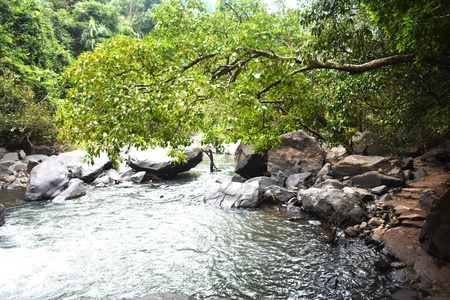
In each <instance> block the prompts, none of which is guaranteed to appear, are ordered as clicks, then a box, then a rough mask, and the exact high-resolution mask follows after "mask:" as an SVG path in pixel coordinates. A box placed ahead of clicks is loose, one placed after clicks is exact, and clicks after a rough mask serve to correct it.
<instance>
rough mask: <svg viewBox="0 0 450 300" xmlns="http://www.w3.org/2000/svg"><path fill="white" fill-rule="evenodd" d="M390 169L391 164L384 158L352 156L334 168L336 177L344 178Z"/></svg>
mask: <svg viewBox="0 0 450 300" xmlns="http://www.w3.org/2000/svg"><path fill="white" fill-rule="evenodd" d="M380 168H381V169H387V168H390V163H389V162H388V160H387V159H386V158H385V157H383V156H363V155H350V156H347V157H346V158H344V159H343V160H341V161H340V162H338V163H337V164H335V165H334V166H333V167H332V170H333V174H334V176H336V177H338V178H343V177H345V176H355V175H359V174H362V173H365V172H369V171H376V170H378V169H380Z"/></svg>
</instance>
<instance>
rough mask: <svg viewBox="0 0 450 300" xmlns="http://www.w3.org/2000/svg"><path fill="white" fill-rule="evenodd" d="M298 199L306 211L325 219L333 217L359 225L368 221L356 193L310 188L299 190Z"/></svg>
mask: <svg viewBox="0 0 450 300" xmlns="http://www.w3.org/2000/svg"><path fill="white" fill-rule="evenodd" d="M297 197H298V199H299V200H300V201H302V204H303V209H304V210H306V211H309V212H312V213H315V214H317V215H318V216H320V217H321V218H324V219H329V218H331V217H332V216H333V218H335V219H337V220H338V221H342V222H343V223H348V224H359V223H361V222H363V221H364V220H365V219H367V215H366V212H365V211H364V209H363V207H364V204H363V202H362V200H361V199H360V198H359V197H358V196H357V194H356V193H351V192H345V191H343V190H339V189H333V188H329V189H319V188H310V189H307V190H299V192H298V195H297Z"/></svg>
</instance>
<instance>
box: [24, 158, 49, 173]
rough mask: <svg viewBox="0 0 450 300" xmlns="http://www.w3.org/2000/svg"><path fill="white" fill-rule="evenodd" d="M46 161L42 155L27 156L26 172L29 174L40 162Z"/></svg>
mask: <svg viewBox="0 0 450 300" xmlns="http://www.w3.org/2000/svg"><path fill="white" fill-rule="evenodd" d="M46 159H48V156H47V155H43V154H33V155H28V156H27V162H28V166H27V171H28V173H31V170H33V168H34V167H36V166H37V165H38V164H40V163H41V162H43V161H44V160H46Z"/></svg>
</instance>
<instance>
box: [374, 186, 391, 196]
mask: <svg viewBox="0 0 450 300" xmlns="http://www.w3.org/2000/svg"><path fill="white" fill-rule="evenodd" d="M370 192H371V193H372V194H374V195H383V194H385V193H387V192H388V187H387V186H385V185H380V186H376V187H374V188H371V189H370Z"/></svg>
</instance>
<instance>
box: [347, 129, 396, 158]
mask: <svg viewBox="0 0 450 300" xmlns="http://www.w3.org/2000/svg"><path fill="white" fill-rule="evenodd" d="M385 144H386V143H384V142H383V141H382V140H381V139H380V138H378V137H377V136H376V135H375V134H374V133H373V132H370V131H365V132H358V133H356V134H355V136H354V137H353V138H352V148H353V151H354V152H355V153H357V154H362V155H387V154H389V151H388V150H387V149H386V148H384V147H383V145H385Z"/></svg>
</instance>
